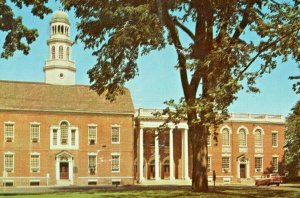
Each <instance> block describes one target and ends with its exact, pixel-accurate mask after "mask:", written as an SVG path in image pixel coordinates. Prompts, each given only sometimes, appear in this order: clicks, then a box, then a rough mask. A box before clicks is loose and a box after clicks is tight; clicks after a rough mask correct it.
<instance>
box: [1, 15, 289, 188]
mask: <svg viewBox="0 0 300 198" xmlns="http://www.w3.org/2000/svg"><path fill="white" fill-rule="evenodd" d="M50 32H51V33H50V38H49V40H48V42H47V44H48V47H49V57H48V60H46V62H45V66H44V68H43V70H44V73H45V82H44V83H37V82H15V81H0V131H1V133H0V139H1V140H2V144H1V145H0V171H2V174H1V176H0V182H2V183H3V185H7V186H29V185H42V186H45V185H79V186H80V185H108V184H134V183H135V182H141V183H146V182H147V181H153V182H157V183H158V184H159V183H160V182H162V181H172V182H174V183H176V182H177V183H178V182H180V181H187V182H190V178H191V173H192V163H191V162H192V153H191V140H190V139H189V131H188V126H187V124H186V122H181V123H179V124H177V125H174V124H171V123H169V124H168V127H169V129H168V130H167V131H163V132H159V131H158V130H157V128H158V127H159V126H160V125H161V124H162V123H163V122H164V121H165V117H161V118H157V117H155V116H153V112H155V111H156V110H153V109H138V110H137V111H135V110H134V106H133V103H132V99H131V96H130V92H129V90H127V89H125V88H124V89H125V93H124V95H121V96H118V97H117V98H116V100H115V101H113V102H110V101H107V100H106V99H105V95H100V96H99V95H97V94H96V92H94V91H92V90H90V88H89V86H85V85H76V81H75V76H76V66H75V63H74V62H73V61H72V60H71V52H72V47H71V44H72V41H71V39H70V22H69V18H68V15H67V14H66V13H64V12H62V11H57V12H55V13H54V15H53V17H52V19H51V22H50ZM284 125H285V120H284V118H283V117H282V116H277V115H249V114H232V115H231V118H230V119H229V120H228V121H226V122H225V123H224V124H223V125H221V126H220V127H219V129H218V131H217V132H218V133H219V137H218V139H219V141H218V144H216V142H214V141H213V140H212V138H211V137H209V139H208V142H209V145H208V150H209V155H208V162H209V163H208V175H209V181H211V180H212V171H213V170H215V171H216V174H217V180H218V181H219V182H225V183H226V182H227V183H229V182H243V181H250V182H251V181H252V180H253V179H255V178H256V177H259V176H260V175H261V174H262V173H263V172H264V171H266V170H269V171H278V169H279V164H280V161H281V160H282V156H283V144H284Z"/></svg>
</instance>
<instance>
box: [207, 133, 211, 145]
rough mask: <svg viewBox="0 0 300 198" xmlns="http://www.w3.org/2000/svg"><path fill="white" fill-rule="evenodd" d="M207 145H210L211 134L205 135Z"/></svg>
mask: <svg viewBox="0 0 300 198" xmlns="http://www.w3.org/2000/svg"><path fill="white" fill-rule="evenodd" d="M207 146H211V134H208V135H207Z"/></svg>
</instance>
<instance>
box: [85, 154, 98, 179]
mask: <svg viewBox="0 0 300 198" xmlns="http://www.w3.org/2000/svg"><path fill="white" fill-rule="evenodd" d="M90 156H94V157H95V174H96V173H97V165H98V160H97V156H98V155H97V153H96V152H89V153H88V160H87V161H88V173H89V174H91V173H90V161H89V157H90Z"/></svg>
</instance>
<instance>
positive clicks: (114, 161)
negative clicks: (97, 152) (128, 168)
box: [111, 154, 120, 172]
mask: <svg viewBox="0 0 300 198" xmlns="http://www.w3.org/2000/svg"><path fill="white" fill-rule="evenodd" d="M111 171H112V172H120V155H116V154H114V155H112V156H111Z"/></svg>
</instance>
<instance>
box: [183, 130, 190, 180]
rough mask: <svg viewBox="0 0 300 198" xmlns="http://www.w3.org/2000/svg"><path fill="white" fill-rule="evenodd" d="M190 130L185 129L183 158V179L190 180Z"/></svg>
mask: <svg viewBox="0 0 300 198" xmlns="http://www.w3.org/2000/svg"><path fill="white" fill-rule="evenodd" d="M188 148H189V144H188V130H187V129H184V131H183V133H182V151H183V152H182V158H183V179H185V180H189V179H190V178H189V160H188V159H189V154H188Z"/></svg>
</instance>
